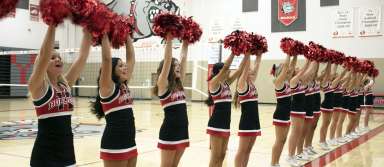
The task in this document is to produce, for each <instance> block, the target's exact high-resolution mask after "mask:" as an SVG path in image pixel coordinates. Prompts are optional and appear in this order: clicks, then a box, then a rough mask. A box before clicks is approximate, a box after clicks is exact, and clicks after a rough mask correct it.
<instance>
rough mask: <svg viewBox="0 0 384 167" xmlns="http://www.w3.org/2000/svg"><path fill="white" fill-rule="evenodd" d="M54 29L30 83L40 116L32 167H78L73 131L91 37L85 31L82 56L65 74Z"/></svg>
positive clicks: (40, 55)
mask: <svg viewBox="0 0 384 167" xmlns="http://www.w3.org/2000/svg"><path fill="white" fill-rule="evenodd" d="M55 30H56V28H55V27H53V26H49V27H48V30H47V33H46V35H45V39H44V41H43V44H42V46H41V49H40V54H39V56H38V57H37V59H36V61H35V65H34V69H33V72H32V74H31V77H30V79H29V82H28V90H29V91H30V93H31V96H32V98H33V99H34V100H33V104H34V106H35V109H36V114H37V117H38V132H37V137H36V140H35V144H34V145H33V150H32V155H31V161H30V165H31V166H32V167H63V166H71V167H72V166H73V167H74V166H76V160H75V151H74V147H73V134H72V128H71V115H72V111H73V99H72V96H71V90H70V88H71V86H72V85H74V84H75V82H76V80H77V79H78V77H79V75H80V73H81V71H82V70H83V68H84V66H85V62H86V60H87V58H88V54H89V48H90V45H91V35H90V34H89V33H88V32H85V31H84V37H83V41H82V44H81V48H80V55H79V57H77V59H76V60H75V61H74V62H73V63H72V65H71V67H70V68H69V70H68V72H67V73H66V74H65V75H63V62H62V60H61V57H60V55H59V54H58V53H56V52H55V51H54V46H53V45H54V41H55Z"/></svg>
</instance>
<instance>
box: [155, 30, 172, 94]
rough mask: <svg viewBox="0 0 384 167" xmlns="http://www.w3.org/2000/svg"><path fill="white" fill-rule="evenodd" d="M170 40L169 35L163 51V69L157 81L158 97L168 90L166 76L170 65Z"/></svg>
mask: <svg viewBox="0 0 384 167" xmlns="http://www.w3.org/2000/svg"><path fill="white" fill-rule="evenodd" d="M172 39H173V37H172V36H171V35H168V36H167V39H166V44H165V50H164V63H163V68H162V69H161V72H160V74H159V78H158V79H157V86H158V87H159V91H158V95H162V94H164V93H165V91H167V88H168V75H169V72H170V69H171V65H172Z"/></svg>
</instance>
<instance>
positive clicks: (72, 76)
mask: <svg viewBox="0 0 384 167" xmlns="http://www.w3.org/2000/svg"><path fill="white" fill-rule="evenodd" d="M91 40H92V36H91V34H90V33H89V32H88V31H86V30H84V31H83V41H82V42H81V47H80V54H79V56H78V57H77V58H76V60H75V62H74V63H72V65H71V67H70V68H69V70H68V72H67V74H66V75H65V78H66V79H67V81H68V85H69V86H73V85H74V84H75V83H76V80H77V79H78V78H79V76H80V73H81V71H83V69H84V66H85V63H86V61H87V58H88V55H89V49H90V48H91Z"/></svg>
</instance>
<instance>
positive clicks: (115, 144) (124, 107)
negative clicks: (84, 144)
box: [92, 35, 137, 167]
mask: <svg viewBox="0 0 384 167" xmlns="http://www.w3.org/2000/svg"><path fill="white" fill-rule="evenodd" d="M101 49H102V61H101V69H100V74H99V77H98V80H97V85H98V89H97V90H98V93H97V96H96V101H95V102H94V103H93V108H92V112H93V113H94V114H95V115H96V116H97V118H98V119H101V118H102V117H105V120H106V126H105V129H104V132H103V136H102V138H101V148H100V158H101V159H102V160H103V162H104V166H105V167H115V166H121V167H123V166H124V167H126V166H128V167H133V166H136V159H137V149H136V142H135V136H136V130H135V119H134V116H133V111H132V96H131V94H130V91H129V88H128V82H129V80H130V79H131V77H132V73H133V68H134V64H135V54H134V50H133V45H132V41H131V39H130V38H128V39H127V42H126V63H124V62H123V61H122V60H121V59H120V58H111V46H110V42H109V39H108V37H107V36H106V35H104V37H103V39H102V42H101Z"/></svg>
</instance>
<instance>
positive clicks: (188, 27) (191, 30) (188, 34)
mask: <svg viewBox="0 0 384 167" xmlns="http://www.w3.org/2000/svg"><path fill="white" fill-rule="evenodd" d="M181 22H182V23H183V26H184V33H183V35H182V37H181V39H182V40H185V41H188V43H195V42H196V41H198V40H200V37H201V35H202V34H203V30H202V29H201V28H200V25H199V24H197V23H196V22H195V21H193V20H192V17H188V18H184V17H182V18H181Z"/></svg>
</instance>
